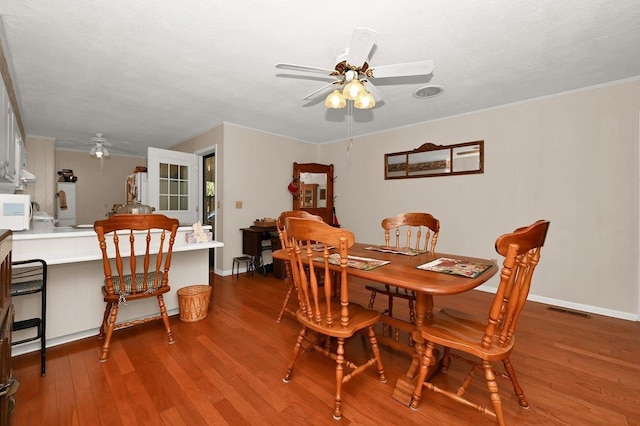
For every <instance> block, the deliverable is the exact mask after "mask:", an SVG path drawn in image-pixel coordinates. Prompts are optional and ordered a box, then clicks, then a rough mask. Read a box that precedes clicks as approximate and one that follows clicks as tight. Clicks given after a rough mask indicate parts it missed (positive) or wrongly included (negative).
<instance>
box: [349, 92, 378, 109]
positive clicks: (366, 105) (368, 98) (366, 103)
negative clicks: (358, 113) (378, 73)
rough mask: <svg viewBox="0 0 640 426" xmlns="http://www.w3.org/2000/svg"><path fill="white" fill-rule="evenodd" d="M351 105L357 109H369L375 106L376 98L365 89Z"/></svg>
mask: <svg viewBox="0 0 640 426" xmlns="http://www.w3.org/2000/svg"><path fill="white" fill-rule="evenodd" d="M353 106H355V107H356V108H357V109H371V108H373V107H374V106H376V100H375V98H374V97H373V95H372V94H371V93H369V92H367V91H366V90H365V91H364V93H362V94H361V95H360V96H358V98H357V99H356V100H355V101H354V102H353Z"/></svg>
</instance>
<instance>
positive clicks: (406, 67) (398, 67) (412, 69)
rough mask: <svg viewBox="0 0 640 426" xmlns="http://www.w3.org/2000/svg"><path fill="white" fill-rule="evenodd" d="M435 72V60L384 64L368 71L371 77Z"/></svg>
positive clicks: (405, 75)
mask: <svg viewBox="0 0 640 426" xmlns="http://www.w3.org/2000/svg"><path fill="white" fill-rule="evenodd" d="M432 72H433V61H420V62H408V63H406V64H394V65H382V66H378V67H373V68H371V69H370V70H368V71H367V75H368V76H369V77H374V78H385V77H407V76H410V75H427V74H431V73H432Z"/></svg>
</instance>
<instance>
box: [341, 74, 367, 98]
mask: <svg viewBox="0 0 640 426" xmlns="http://www.w3.org/2000/svg"><path fill="white" fill-rule="evenodd" d="M364 92H366V90H365V88H364V86H363V85H362V83H360V81H359V80H358V79H357V78H354V79H353V80H351V81H350V82H349V83H348V84H347V85H346V86H344V90H343V91H342V95H343V96H344V98H345V99H348V100H350V101H354V100H356V99H358V96H360V95H361V94H362V93H364Z"/></svg>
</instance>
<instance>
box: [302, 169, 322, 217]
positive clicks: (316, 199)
mask: <svg viewBox="0 0 640 426" xmlns="http://www.w3.org/2000/svg"><path fill="white" fill-rule="evenodd" d="M300 207H310V208H325V207H327V174H326V173H300Z"/></svg>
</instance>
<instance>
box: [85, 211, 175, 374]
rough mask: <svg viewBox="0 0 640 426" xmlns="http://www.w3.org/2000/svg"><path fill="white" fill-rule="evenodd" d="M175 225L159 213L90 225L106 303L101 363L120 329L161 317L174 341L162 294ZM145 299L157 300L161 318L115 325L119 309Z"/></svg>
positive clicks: (124, 216)
mask: <svg viewBox="0 0 640 426" xmlns="http://www.w3.org/2000/svg"><path fill="white" fill-rule="evenodd" d="M178 224H179V222H178V220H177V219H173V218H169V217H166V216H164V215H161V214H119V215H114V216H112V217H110V218H109V219H105V220H98V221H96V222H95V223H94V224H93V228H94V230H95V231H96V233H97V234H98V241H99V245H100V251H101V252H102V264H103V267H104V275H105V279H104V286H103V287H102V294H103V296H104V301H105V303H106V304H107V305H106V308H105V311H104V317H103V320H102V325H101V327H100V334H99V337H100V338H104V343H103V345H102V355H101V357H100V362H104V361H106V360H107V356H108V352H109V344H110V342H111V336H112V334H113V332H114V331H115V330H118V329H121V328H124V327H129V326H132V325H137V324H140V323H145V322H148V321H153V320H157V319H162V321H163V323H164V328H165V330H166V333H167V336H168V338H169V343H170V344H171V343H174V340H173V335H172V334H171V328H170V327H169V316H168V314H167V308H166V306H165V303H164V298H163V294H165V293H167V292H168V291H169V290H170V287H169V268H170V266H171V255H172V252H173V244H174V242H175V238H176V232H177V231H178ZM126 257H128V258H129V259H128V260H127V259H126ZM138 257H139V258H138ZM112 262H113V264H114V265H115V271H112ZM149 297H155V298H157V300H158V307H159V308H160V315H158V316H153V317H147V318H142V319H136V320H131V321H125V322H122V323H117V316H118V309H119V307H120V306H121V305H123V306H126V304H127V303H128V302H132V301H135V300H139V299H146V298H149Z"/></svg>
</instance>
